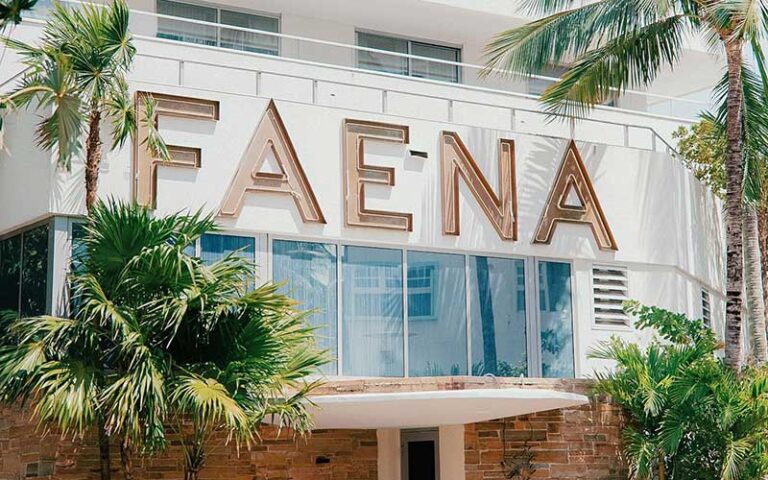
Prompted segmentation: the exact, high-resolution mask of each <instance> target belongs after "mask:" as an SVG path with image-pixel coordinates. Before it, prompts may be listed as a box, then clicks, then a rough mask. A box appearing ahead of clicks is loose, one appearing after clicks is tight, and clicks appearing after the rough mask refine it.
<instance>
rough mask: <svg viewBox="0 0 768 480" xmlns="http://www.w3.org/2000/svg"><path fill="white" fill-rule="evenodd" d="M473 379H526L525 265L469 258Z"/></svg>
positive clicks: (502, 259) (493, 259) (491, 259)
mask: <svg viewBox="0 0 768 480" xmlns="http://www.w3.org/2000/svg"><path fill="white" fill-rule="evenodd" d="M469 298H470V302H469V305H470V315H471V316H470V318H471V333H472V375H477V376H482V375H486V374H489V373H490V374H492V375H496V376H498V377H519V376H520V375H528V358H527V349H528V348H527V341H526V314H525V313H526V311H525V262H524V261H523V260H517V259H510V258H492V257H470V259H469Z"/></svg>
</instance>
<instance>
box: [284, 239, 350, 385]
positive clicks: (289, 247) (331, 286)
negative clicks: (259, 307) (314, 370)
mask: <svg viewBox="0 0 768 480" xmlns="http://www.w3.org/2000/svg"><path fill="white" fill-rule="evenodd" d="M272 261H273V265H272V278H273V279H274V280H275V281H276V282H286V284H285V286H284V287H283V293H285V294H287V295H289V296H290V297H292V298H294V299H295V300H297V301H298V302H299V308H301V309H306V310H316V312H315V313H313V314H312V315H311V316H310V317H309V323H310V324H311V325H312V326H314V327H316V328H317V330H315V335H316V338H317V345H318V347H319V348H321V349H324V350H325V349H328V350H330V354H331V356H332V357H333V358H334V361H333V362H331V363H328V364H326V365H325V366H324V367H323V373H326V374H329V375H334V374H336V362H335V358H336V354H337V351H336V331H337V328H336V327H337V305H336V303H337V302H336V301H337V297H336V289H337V281H336V246H335V245H326V244H322V243H312V242H292V241H285V240H275V241H274V242H272Z"/></svg>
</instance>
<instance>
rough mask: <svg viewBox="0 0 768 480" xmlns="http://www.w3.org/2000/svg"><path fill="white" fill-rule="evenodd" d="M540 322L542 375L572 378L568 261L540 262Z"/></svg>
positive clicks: (569, 271) (569, 274)
mask: <svg viewBox="0 0 768 480" xmlns="http://www.w3.org/2000/svg"><path fill="white" fill-rule="evenodd" d="M539 325H540V328H541V371H542V376H543V377H548V378H573V377H574V363H573V309H572V305H571V265H570V264H568V263H563V262H539Z"/></svg>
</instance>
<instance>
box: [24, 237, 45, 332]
mask: <svg viewBox="0 0 768 480" xmlns="http://www.w3.org/2000/svg"><path fill="white" fill-rule="evenodd" d="M22 237H23V241H22V261H21V268H22V270H21V301H20V303H21V305H20V309H21V314H22V315H23V316H30V317H32V316H37V315H43V314H44V313H45V307H46V305H45V303H46V301H45V300H46V298H47V296H48V225H43V226H41V227H37V228H33V229H31V230H28V231H26V232H24V234H23V236H22Z"/></svg>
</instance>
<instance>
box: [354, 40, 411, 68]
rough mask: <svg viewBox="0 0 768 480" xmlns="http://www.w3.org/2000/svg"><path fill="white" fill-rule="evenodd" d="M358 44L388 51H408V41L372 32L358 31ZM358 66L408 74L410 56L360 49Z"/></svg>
mask: <svg viewBox="0 0 768 480" xmlns="http://www.w3.org/2000/svg"><path fill="white" fill-rule="evenodd" d="M357 44H358V45H359V46H361V47H366V48H374V49H376V50H386V51H388V52H396V53H404V54H407V53H408V41H407V40H402V39H399V38H392V37H385V36H383V35H373V34H370V33H358V34H357ZM357 66H358V67H360V68H365V69H368V70H375V71H377V72H387V73H396V74H398V75H408V58H407V57H400V56H397V55H387V54H386V53H379V52H367V51H361V50H358V52H357Z"/></svg>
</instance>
